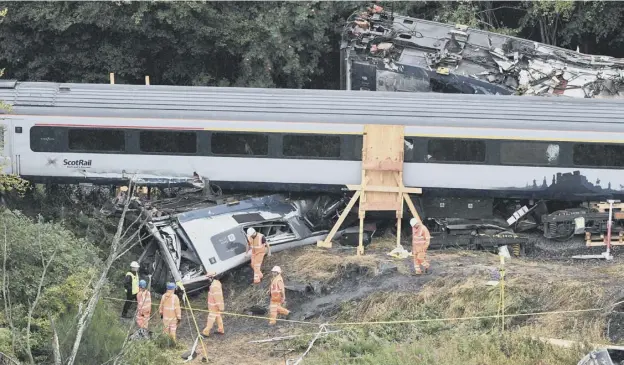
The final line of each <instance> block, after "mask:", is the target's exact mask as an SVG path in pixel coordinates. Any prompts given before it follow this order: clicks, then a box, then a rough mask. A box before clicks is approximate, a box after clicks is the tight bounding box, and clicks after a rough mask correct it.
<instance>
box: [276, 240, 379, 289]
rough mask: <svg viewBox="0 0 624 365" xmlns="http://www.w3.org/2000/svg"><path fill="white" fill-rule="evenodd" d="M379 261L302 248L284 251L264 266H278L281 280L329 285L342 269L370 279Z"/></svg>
mask: <svg viewBox="0 0 624 365" xmlns="http://www.w3.org/2000/svg"><path fill="white" fill-rule="evenodd" d="M378 263H379V259H378V258H377V257H375V256H373V255H362V256H357V255H355V251H354V253H353V254H350V255H337V254H336V253H335V252H332V251H330V250H327V249H322V248H316V247H305V248H302V249H299V250H292V251H290V252H284V254H281V255H280V256H279V261H278V260H277V259H273V258H272V257H271V258H269V260H268V262H267V264H269V265H267V267H269V266H271V265H280V266H281V268H282V271H283V273H284V274H283V275H284V278H285V280H288V278H289V277H296V278H297V280H299V281H303V280H306V281H322V282H329V281H331V280H334V279H338V278H340V277H341V276H342V275H343V273H344V272H345V270H348V269H350V268H354V267H355V268H356V269H357V271H358V272H359V273H360V274H365V275H370V276H374V275H376V274H377V273H378Z"/></svg>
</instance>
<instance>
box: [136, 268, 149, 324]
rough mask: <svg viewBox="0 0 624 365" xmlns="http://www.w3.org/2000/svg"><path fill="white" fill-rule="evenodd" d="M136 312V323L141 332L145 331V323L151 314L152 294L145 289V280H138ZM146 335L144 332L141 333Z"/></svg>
mask: <svg viewBox="0 0 624 365" xmlns="http://www.w3.org/2000/svg"><path fill="white" fill-rule="evenodd" d="M137 303H138V304H137V314H136V323H137V326H138V327H139V330H142V331H141V332H147V325H148V323H149V319H150V316H151V314H152V295H151V294H150V292H149V290H147V283H146V282H145V280H140V281H139V292H138V293H137ZM143 334H144V335H146V333H143Z"/></svg>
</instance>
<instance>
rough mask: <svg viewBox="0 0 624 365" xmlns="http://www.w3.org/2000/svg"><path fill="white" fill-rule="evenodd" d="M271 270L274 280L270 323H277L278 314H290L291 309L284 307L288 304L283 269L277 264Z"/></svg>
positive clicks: (272, 282) (270, 305) (272, 283)
mask: <svg viewBox="0 0 624 365" xmlns="http://www.w3.org/2000/svg"><path fill="white" fill-rule="evenodd" d="M271 272H272V273H273V280H272V281H271V304H269V317H270V318H271V319H270V320H269V324H275V323H277V315H278V314H283V315H285V316H288V315H289V314H290V311H289V310H288V309H286V308H284V307H282V306H283V305H285V304H286V289H285V288H284V279H282V269H281V268H280V267H279V266H275V267H274V268H273V269H272V270H271Z"/></svg>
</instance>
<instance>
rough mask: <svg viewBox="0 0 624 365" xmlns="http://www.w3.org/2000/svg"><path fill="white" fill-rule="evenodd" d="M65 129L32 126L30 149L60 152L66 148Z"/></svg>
mask: <svg viewBox="0 0 624 365" xmlns="http://www.w3.org/2000/svg"><path fill="white" fill-rule="evenodd" d="M64 132H65V130H64V129H62V128H57V127H41V126H36V127H32V128H30V149H31V150H33V151H34V152H60V151H62V150H64V149H65V147H64V145H63V142H62V141H63V135H64Z"/></svg>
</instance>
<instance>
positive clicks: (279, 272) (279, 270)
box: [271, 266, 282, 274]
mask: <svg viewBox="0 0 624 365" xmlns="http://www.w3.org/2000/svg"><path fill="white" fill-rule="evenodd" d="M271 271H273V272H276V273H278V274H281V273H282V269H281V268H280V267H279V266H273V268H272V269H271Z"/></svg>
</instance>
